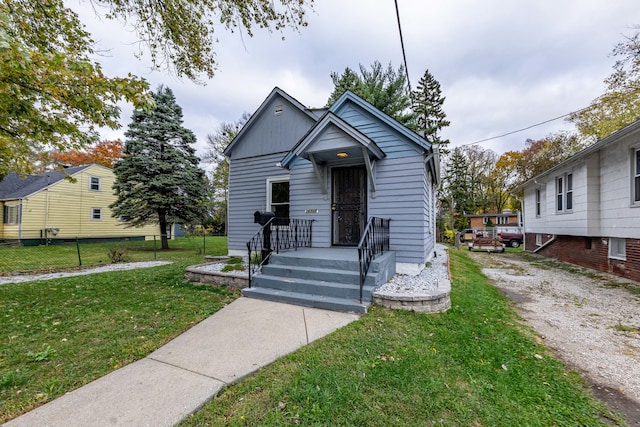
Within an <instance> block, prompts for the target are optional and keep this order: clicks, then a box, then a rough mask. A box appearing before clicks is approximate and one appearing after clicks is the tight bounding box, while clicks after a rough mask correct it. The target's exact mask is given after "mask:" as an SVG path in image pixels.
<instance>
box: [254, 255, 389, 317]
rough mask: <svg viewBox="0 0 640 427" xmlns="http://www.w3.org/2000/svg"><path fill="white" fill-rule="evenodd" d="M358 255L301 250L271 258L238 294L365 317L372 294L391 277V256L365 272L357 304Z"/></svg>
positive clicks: (382, 259) (378, 260)
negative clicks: (248, 285) (249, 284)
mask: <svg viewBox="0 0 640 427" xmlns="http://www.w3.org/2000/svg"><path fill="white" fill-rule="evenodd" d="M359 269H360V267H359V262H358V252H357V250H356V249H354V248H348V249H342V248H326V249H301V250H298V251H292V252H286V253H280V254H272V255H271V258H270V262H269V264H268V265H265V266H263V267H262V272H261V273H259V274H258V275H256V276H254V277H253V279H252V283H251V287H250V288H245V289H243V291H242V294H243V295H244V296H247V297H251V298H259V299H264V300H269V301H277V302H284V303H289V304H296V305H302V306H306V307H314V308H322V309H327V310H335V311H343V312H355V313H366V311H367V308H368V307H369V305H370V304H371V299H372V296H371V295H372V293H373V290H374V289H375V288H376V287H378V286H379V285H380V284H382V283H386V282H387V281H388V280H389V279H390V278H391V277H393V275H394V274H395V253H394V252H388V253H386V254H383V255H380V256H378V257H377V258H376V259H375V260H374V261H373V263H372V265H371V267H370V268H369V274H368V275H367V277H366V280H365V285H364V288H363V296H362V302H360V285H359V280H360V273H359Z"/></svg>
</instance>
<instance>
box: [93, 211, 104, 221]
mask: <svg viewBox="0 0 640 427" xmlns="http://www.w3.org/2000/svg"><path fill="white" fill-rule="evenodd" d="M91 220H92V221H102V209H100V208H91Z"/></svg>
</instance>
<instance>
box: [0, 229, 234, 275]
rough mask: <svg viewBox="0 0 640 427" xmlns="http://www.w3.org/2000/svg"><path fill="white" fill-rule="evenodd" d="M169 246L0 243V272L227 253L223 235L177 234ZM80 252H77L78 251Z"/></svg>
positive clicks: (145, 243) (199, 259)
mask: <svg viewBox="0 0 640 427" xmlns="http://www.w3.org/2000/svg"><path fill="white" fill-rule="evenodd" d="M169 248H170V249H169V250H166V251H163V250H160V240H159V238H158V240H156V241H154V240H153V239H151V238H150V240H143V241H122V242H105V243H80V244H79V245H76V244H75V243H67V244H56V245H50V246H25V247H16V248H14V247H2V246H0V260H2V262H0V275H3V274H12V273H15V272H21V273H26V272H42V271H57V270H65V269H73V268H78V267H79V266H80V264H81V265H82V267H91V266H98V265H105V264H111V263H112V255H110V253H114V252H115V253H116V255H120V254H121V255H123V256H124V261H130V262H135V261H153V260H159V261H187V260H192V261H193V262H199V263H202V262H203V258H202V257H203V255H220V254H226V253H227V239H226V237H217V236H208V237H206V238H203V237H202V236H199V237H179V238H176V239H174V240H170V241H169ZM78 253H79V254H78Z"/></svg>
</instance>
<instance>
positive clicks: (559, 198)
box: [556, 176, 564, 212]
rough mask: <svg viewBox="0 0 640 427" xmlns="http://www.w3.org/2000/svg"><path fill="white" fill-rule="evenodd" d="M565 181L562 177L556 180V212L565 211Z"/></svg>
mask: <svg viewBox="0 0 640 427" xmlns="http://www.w3.org/2000/svg"><path fill="white" fill-rule="evenodd" d="M563 190H564V179H563V178H562V177H561V176H560V177H558V178H556V210H557V211H558V212H562V211H563V210H564V203H563V200H564V198H563V196H564V191H563Z"/></svg>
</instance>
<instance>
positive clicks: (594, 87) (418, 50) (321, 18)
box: [70, 0, 640, 153]
mask: <svg viewBox="0 0 640 427" xmlns="http://www.w3.org/2000/svg"><path fill="white" fill-rule="evenodd" d="M398 4H399V8H400V13H401V22H402V26H403V34H404V37H405V47H406V54H407V61H408V67H409V73H410V78H411V82H412V85H413V86H414V87H415V85H416V84H417V83H418V80H419V79H420V77H421V76H422V74H423V73H424V71H425V69H429V70H430V71H431V73H432V74H433V75H434V76H435V77H436V79H438V81H440V83H441V86H442V90H443V95H444V96H445V97H446V101H445V104H444V110H445V112H446V113H447V115H448V118H449V119H450V120H451V126H450V127H449V128H447V129H446V130H445V131H444V132H443V136H445V137H447V138H449V139H450V140H451V142H452V145H454V146H456V145H460V144H466V143H471V142H474V141H478V140H480V139H485V138H489V137H493V136H497V135H501V134H504V133H507V132H510V131H514V130H516V129H520V128H524V127H527V126H530V125H533V124H535V123H539V122H542V121H545V120H548V119H551V118H553V117H557V116H560V115H563V114H566V113H569V112H571V111H574V110H576V109H579V108H582V107H584V106H586V105H588V104H589V102H590V101H591V100H592V99H594V98H595V97H597V96H598V95H599V94H601V93H602V91H603V89H604V85H603V83H602V81H603V79H604V78H606V77H607V75H608V74H609V73H610V71H611V67H612V65H613V61H614V60H613V59H612V58H611V57H610V56H609V54H610V52H611V50H612V48H613V47H614V45H615V44H616V43H618V42H620V41H622V40H623V34H629V33H630V32H631V30H630V28H631V27H632V26H633V25H635V24H638V23H640V8H638V6H637V2H636V0H616V1H613V2H608V1H604V0H582V1H580V0H555V1H554V0H538V1H528V0H527V1H513V0H485V1H477V0H449V1H447V0H434V1H429V2H425V1H420V0H398ZM70 6H71V7H72V8H74V10H79V11H80V12H81V15H82V17H83V20H84V22H86V23H87V27H88V29H89V30H90V31H91V32H92V33H93V35H94V38H95V39H96V40H98V41H99V42H100V43H101V45H102V46H103V47H105V48H109V49H110V50H111V52H110V56H108V57H101V58H99V60H100V61H101V62H102V63H103V67H104V70H105V72H106V73H107V74H109V75H123V74H126V73H128V72H133V73H134V74H136V75H139V76H143V77H145V78H147V79H148V80H149V81H150V82H151V85H152V87H154V88H155V87H156V86H157V85H158V84H161V83H163V84H166V85H167V86H169V87H171V88H172V89H173V91H174V93H175V95H176V98H177V100H178V103H179V104H180V105H181V106H182V107H183V112H184V117H185V125H186V126H187V127H189V128H190V129H192V130H193V131H194V132H195V133H196V135H197V136H198V139H199V141H200V146H202V144H203V141H204V139H205V137H206V134H207V133H209V132H212V131H213V130H215V129H216V128H217V127H218V126H219V125H220V124H221V123H222V122H233V121H235V120H237V119H238V118H239V117H240V116H241V115H242V113H243V112H245V111H246V112H253V111H254V110H255V109H256V108H257V107H258V106H259V105H260V103H261V102H262V100H263V99H264V98H265V97H266V95H267V94H268V93H269V92H270V91H271V89H273V87H274V86H279V87H280V88H282V89H284V90H285V91H287V92H288V93H289V94H290V95H292V96H293V97H294V98H296V99H298V100H299V101H300V102H302V103H303V104H305V105H308V106H312V107H319V106H323V105H324V104H325V102H326V100H327V98H328V96H329V94H330V92H331V90H332V82H331V79H330V73H331V72H341V71H343V70H344V69H345V68H346V67H350V68H353V69H357V67H358V64H364V65H366V66H368V65H370V64H371V63H372V62H373V61H374V60H379V61H381V62H382V63H383V64H386V63H388V62H390V61H391V62H392V65H393V66H394V68H397V67H398V66H399V65H400V64H401V61H402V52H401V50H400V41H399V36H398V30H397V24H396V16H395V7H394V3H393V1H391V0H386V1H380V0H375V1H372V0H351V1H341V0H324V1H317V3H316V7H315V12H312V13H311V14H310V15H309V26H308V27H307V28H302V29H301V30H300V31H299V32H294V31H285V32H284V33H283V34H280V33H267V32H257V33H256V34H255V37H253V38H250V37H248V36H247V35H246V34H245V35H241V34H240V33H233V34H231V33H228V32H225V31H223V30H222V29H221V30H220V31H219V32H218V38H219V43H218V45H217V59H218V61H219V64H220V69H219V71H218V73H217V75H216V76H215V77H214V78H213V79H211V80H210V81H208V82H207V85H206V86H198V85H195V84H194V83H192V82H189V81H185V80H182V81H181V80H178V79H176V78H175V77H174V76H171V75H169V74H168V73H167V72H166V71H154V72H150V71H149V65H148V62H146V61H147V60H148V58H146V57H145V56H143V58H142V60H141V61H139V60H137V59H135V58H134V56H133V52H134V51H135V48H136V45H135V37H134V35H133V34H132V33H130V32H128V31H126V30H125V29H123V27H122V25H120V24H119V23H114V22H109V21H104V22H100V21H99V20H96V19H95V18H94V16H93V11H92V10H91V6H89V5H87V3H86V2H83V3H80V4H79V6H77V5H76V4H70ZM282 35H284V36H285V40H284V41H282V40H281V37H282ZM130 115H131V109H130V107H128V106H123V115H122V120H121V122H122V124H123V126H124V127H125V128H126V125H127V123H128V122H129V118H130ZM125 128H123V129H120V130H119V131H116V132H111V131H105V137H114V136H118V135H122V134H123V132H124V129H125ZM562 129H570V126H569V124H567V123H566V122H564V121H562V120H559V121H555V122H552V123H549V124H546V125H544V126H539V127H535V128H532V129H529V130H527V131H525V132H521V133H517V134H515V135H511V136H508V137H504V138H500V139H496V140H492V141H488V142H486V143H482V146H483V147H486V148H490V149H493V150H494V151H496V152H498V153H502V152H504V151H507V150H520V149H522V148H523V147H524V141H525V140H526V139H527V138H533V139H536V138H542V137H544V136H546V135H547V134H549V133H550V132H555V131H558V130H562Z"/></svg>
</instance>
